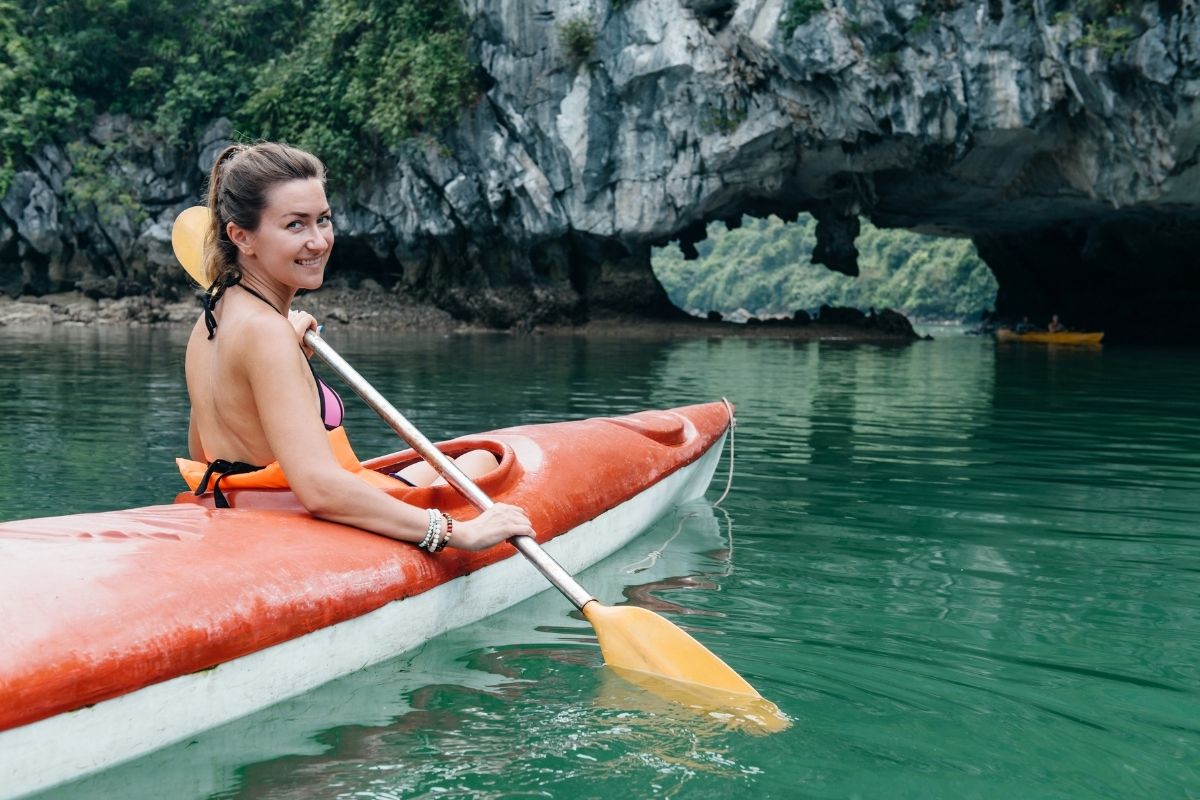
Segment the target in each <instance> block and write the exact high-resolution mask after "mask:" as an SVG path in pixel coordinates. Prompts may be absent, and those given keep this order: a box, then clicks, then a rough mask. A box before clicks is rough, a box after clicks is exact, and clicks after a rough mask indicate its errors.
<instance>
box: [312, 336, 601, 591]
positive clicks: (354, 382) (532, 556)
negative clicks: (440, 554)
mask: <svg viewBox="0 0 1200 800" xmlns="http://www.w3.org/2000/svg"><path fill="white" fill-rule="evenodd" d="M304 343H305V344H307V345H308V346H309V347H311V348H312V349H313V352H314V353H316V354H317V355H319V356H320V357H321V360H322V361H324V362H325V363H326V364H328V365H329V366H330V367H331V368H332V369H333V371H334V372H336V373H337V374H338V376H339V377H341V379H342V380H344V381H345V382H346V385H347V386H349V387H350V388H351V389H353V390H354V391H355V392H356V393H357V394H358V396H359V397H361V398H362V399H363V400H364V401H366V404H367V405H369V406H370V407H371V408H373V409H374V410H375V413H376V414H378V415H379V416H380V417H382V418H383V420H384V422H386V423H387V424H388V425H390V426H391V428H392V430H394V431H395V432H396V433H397V434H398V435H399V436H400V438H401V439H403V440H404V441H406V442H408V445H409V447H411V448H412V449H413V450H416V451H417V453H418V454H419V455H420V456H421V458H423V459H425V460H426V461H428V462H429V463H430V464H431V465H432V466H433V468H434V469H436V470H437V471H438V472H439V473H440V474H441V475H442V477H443V478H445V479H446V482H447V483H449V484H450V485H451V486H453V487H454V488H455V489H457V490H458V491H459V492H460V493H462V496H463V497H465V498H467V500H469V501H471V505H473V506H475V507H476V508H478V509H479V510H480V511H486V510H487V509H489V508H491V507H492V505H493V504H492V499H491V498H490V497H488V496H487V495H486V494H485V493H484V492H483V490H482V489H480V488H479V487H478V486H476V485H475V482H474V481H472V480H471V479H470V478H468V477H467V476H466V474H465V473H464V472H463V471H462V470H461V469H459V468H458V465H457V464H455V463H454V462H453V461H451V460H450V459H449V458H447V457H446V454H445V453H443V452H442V451H441V450H438V449H437V448H436V447H434V446H433V442H431V441H429V439H427V438H425V434H423V433H421V432H420V431H419V430H417V429H416V427H414V426H413V424H412V423H411V422H409V421H408V420H407V419H405V418H404V415H403V414H401V413H400V412H399V411H397V410H396V407H395V406H393V405H392V404H391V403H389V402H388V401H387V398H385V397H384V396H383V395H382V394H380V393H379V392H378V391H376V390H375V387H374V386H372V385H371V384H370V383H368V382H367V379H366V378H364V377H363V376H362V375H360V374H359V373H358V370H356V369H355V368H354V367H352V366H350V364H349V362H347V361H346V359H344V358H342V357H341V356H340V355H338V353H337V351H336V350H334V349H333V348H332V347H330V346H329V344H328V343H326V342H325V340H324V339H322V338H321V337H320V336H319V335H318V334H317V332H316V331H308V332H307V333H305V334H304ZM508 543H509V544H511V545H512V546H513V547H515V548H517V550H519V551H520V552H521V555H523V556H525V557H526V558H527V559H529V561H530V562H531V563H532V564H533V566H535V567H536V568H537V570H538V572H540V573H542V574H543V575H545V576H546V580H548V581H550V582H551V583H552V584H554V587H555V588H556V589H558V590H559V591H560V592H562V593H563V594H564V595H566V597H567V599H568V600H570V601H571V602H572V603H574V604H575V607H576V608H579V609H582V608H583V607H584V606H585V605H586V604H587V603H589V602H591V601H592V600H594V599H595V598H593V597H592V595H591V594H589V593H588V591H587V590H586V589H584V588H583V587H582V586H580V585H579V582H578V581H576V580H575V579H574V578H572V577H571V575H570V574H569V573H568V572H567V571H566V570H565V569H563V567H562V565H561V564H559V563H558V562H557V561H555V560H554V559H553V558H552V557H551V556H550V554H549V553H547V552H546V551H545V550H543V549H542V546H541V545H539V544H538V543H537V542H536V541H534V539H533V538H532V537H529V536H513V537H511V538H510V539H509V540H508Z"/></svg>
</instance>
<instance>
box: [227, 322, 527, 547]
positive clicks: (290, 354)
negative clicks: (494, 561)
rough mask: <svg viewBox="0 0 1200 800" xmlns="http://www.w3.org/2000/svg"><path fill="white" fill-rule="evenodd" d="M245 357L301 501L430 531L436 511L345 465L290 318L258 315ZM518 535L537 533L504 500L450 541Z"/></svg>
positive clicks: (327, 515)
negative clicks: (406, 499)
mask: <svg viewBox="0 0 1200 800" xmlns="http://www.w3.org/2000/svg"><path fill="white" fill-rule="evenodd" d="M253 324H254V325H255V327H259V328H261V330H256V331H253V335H251V336H249V337H247V338H246V339H244V340H243V342H244V344H243V346H242V347H241V348H240V352H239V354H238V355H239V356H240V358H239V360H240V361H241V363H243V364H244V366H245V369H246V375H247V377H248V379H249V381H250V386H251V390H252V391H253V393H254V400H255V405H256V406H257V409H258V416H259V420H260V423H261V425H262V429H263V433H264V434H265V436H266V439H267V443H268V444H269V445H270V447H271V452H272V453H273V454H274V456H275V458H276V459H277V460H278V461H279V464H280V466H281V467H282V468H283V472H284V474H285V475H287V478H288V483H289V484H290V485H291V487H292V491H293V492H295V494H296V497H297V498H298V499H299V500H300V503H301V504H302V505H303V506H304V507H305V508H306V509H307V510H308V512H309V513H310V514H312V515H313V516H315V517H320V518H322V519H327V520H330V521H332V522H339V523H342V524H343V525H353V526H355V527H357V528H363V529H365V530H369V531H373V532H375V533H379V534H382V535H384V536H389V537H391V538H393V539H399V540H402V541H407V542H419V541H421V540H422V539H423V538H424V537H425V531H426V527H427V525H428V522H429V515H428V513H427V512H426V511H425V510H424V509H421V508H417V507H416V506H411V505H409V504H407V503H404V502H401V501H400V500H397V499H396V498H394V497H391V496H389V495H388V494H387V493H385V492H382V491H380V490H379V489H376V488H374V487H372V486H370V485H368V484H367V483H365V482H363V481H361V480H359V479H358V478H356V477H354V475H352V474H351V473H349V472H347V471H346V470H344V469H342V467H341V466H340V465H339V464H338V463H337V460H336V459H335V458H334V455H333V451H332V449H331V448H330V446H329V439H328V436H327V435H326V432H325V426H324V425H322V423H321V419H320V414H319V410H318V403H317V397H316V394H315V388H314V386H313V382H312V377H311V372H310V371H309V368H308V365H307V364H306V363H305V361H304V356H303V354H302V353H301V351H300V349H299V348H298V347H296V333H297V331H296V330H295V329H294V328H293V326H292V325H291V324H289V323H288V321H287V320H285V319H283V318H282V317H277V318H269V317H268V318H262V319H261V320H255V322H254V323H253ZM517 535H527V536H532V535H533V528H532V526H531V525H530V524H529V520H528V518H527V517H526V516H525V513H524V512H523V511H521V510H520V509H519V508H516V507H515V506H509V505H502V504H497V505H496V506H494V507H493V508H491V509H489V510H488V511H487V512H484V513H483V514H481V515H480V516H479V517H477V518H475V519H473V520H466V521H462V522H458V521H456V523H455V526H454V537H453V539H451V541H450V544H451V545H452V546H455V547H460V548H464V549H467V550H482V549H484V548H487V547H490V546H492V545H493V544H496V543H497V542H500V541H502V540H504V539H507V538H509V537H510V536H517Z"/></svg>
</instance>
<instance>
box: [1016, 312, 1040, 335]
mask: <svg viewBox="0 0 1200 800" xmlns="http://www.w3.org/2000/svg"><path fill="white" fill-rule="evenodd" d="M1015 330H1016V332H1017V333H1030V332H1032V331H1036V330H1037V328H1036V327H1035V326H1034V324H1033V323H1032V322H1030V321H1029V315H1028V314H1026V315H1025V316H1024V317H1022V318H1021V321H1020V322H1018V323H1017V327H1016V328H1015Z"/></svg>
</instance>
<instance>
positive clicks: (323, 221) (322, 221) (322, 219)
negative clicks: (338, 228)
mask: <svg viewBox="0 0 1200 800" xmlns="http://www.w3.org/2000/svg"><path fill="white" fill-rule="evenodd" d="M317 224H318V225H332V224H333V217H332V216H330V215H329V214H322V215H321V216H319V217H317Z"/></svg>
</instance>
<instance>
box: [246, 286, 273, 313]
mask: <svg viewBox="0 0 1200 800" xmlns="http://www.w3.org/2000/svg"><path fill="white" fill-rule="evenodd" d="M242 289H243V290H244V291H247V292H249V293H250V294H252V295H254V296H255V297H257V298H258V299H259V300H262V301H263V302H264V303H266V304H267V305H269V306H270V307H271V308H275V304H274V303H272V302H271V301H270V300H268V299H267V298H265V297H263V296H262V295H261V294H259V293H258V291H257V290H255V289H252V288H250V287H249V286H247V285H246V284H244V283H243V284H242ZM275 310H276V311H279V309H278V308H275Z"/></svg>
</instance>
